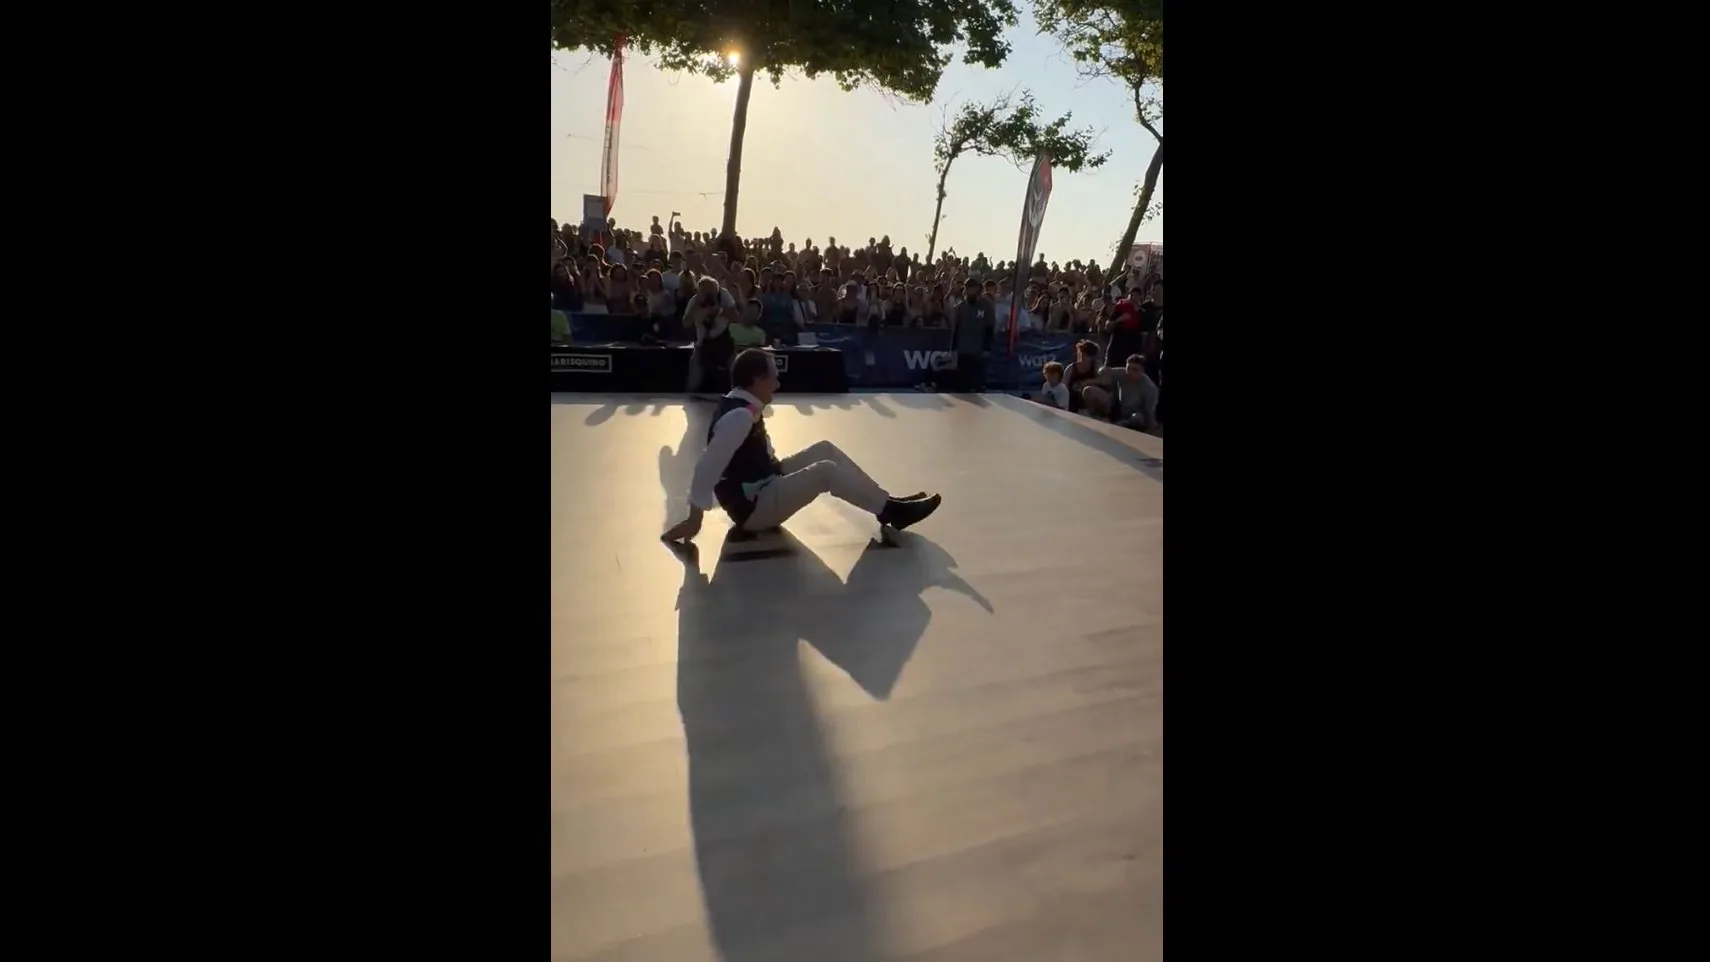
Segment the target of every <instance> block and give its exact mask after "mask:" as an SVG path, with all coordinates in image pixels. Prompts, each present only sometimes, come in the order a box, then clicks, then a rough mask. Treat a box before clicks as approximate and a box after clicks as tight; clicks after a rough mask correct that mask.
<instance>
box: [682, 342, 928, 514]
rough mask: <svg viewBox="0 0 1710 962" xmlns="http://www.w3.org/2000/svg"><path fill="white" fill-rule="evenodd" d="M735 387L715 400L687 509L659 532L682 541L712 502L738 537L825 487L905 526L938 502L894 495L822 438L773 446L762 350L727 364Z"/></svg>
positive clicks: (773, 380) (771, 371) (773, 378)
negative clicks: (791, 450) (801, 445)
mask: <svg viewBox="0 0 1710 962" xmlns="http://www.w3.org/2000/svg"><path fill="white" fill-rule="evenodd" d="M730 377H731V383H732V390H731V391H730V393H729V394H726V395H725V396H724V398H723V399H722V400H720V402H719V406H718V412H717V413H716V414H715V415H714V417H713V423H712V427H711V428H710V429H708V431H707V446H706V450H705V451H703V452H702V454H701V459H700V461H699V462H698V463H697V464H696V465H695V474H694V478H693V480H692V481H691V483H690V487H689V504H688V512H687V514H688V516H687V517H686V518H685V519H684V520H682V521H680V522H678V523H677V524H674V525H672V526H671V527H670V528H669V529H667V530H666V532H665V533H664V535H662V537H663V538H664V540H666V541H687V540H689V539H692V538H694V537H695V535H697V534H699V533H700V530H701V519H702V516H703V515H704V514H705V512H706V511H708V510H709V509H711V508H712V506H713V505H714V504H715V503H716V504H718V506H719V507H721V508H723V509H724V511H725V513H726V514H728V515H729V516H730V520H731V525H732V535H734V536H736V537H738V538H741V537H745V536H753V535H755V534H758V533H759V532H761V531H765V530H768V529H771V528H775V527H777V526H779V525H781V524H783V523H784V522H785V521H788V520H789V519H790V518H791V517H792V516H794V515H795V514H796V512H798V511H800V510H801V509H803V508H805V507H807V506H808V505H809V504H811V503H812V502H813V501H814V499H816V498H818V497H819V496H820V495H822V494H830V495H833V496H835V497H838V498H841V499H843V500H844V501H847V502H849V503H850V504H852V505H854V506H856V507H858V508H861V509H862V510H864V511H868V512H871V513H872V514H873V515H874V516H875V517H877V518H878V519H879V523H880V524H882V525H885V526H887V527H890V528H895V529H899V530H900V529H902V528H906V527H908V526H910V525H913V524H917V523H919V522H921V521H923V520H925V519H926V518H927V517H928V516H930V515H931V514H932V512H934V511H936V510H938V505H939V504H940V503H942V502H943V498H942V497H941V496H939V495H936V494H934V495H930V496H927V495H924V494H922V495H918V496H917V495H910V496H908V497H906V498H894V497H892V496H891V495H890V494H889V493H888V492H887V491H885V489H884V488H881V487H879V485H878V484H877V483H875V482H874V481H873V479H872V478H871V477H869V476H868V475H867V472H865V471H863V470H861V468H860V466H858V465H857V464H856V463H855V462H854V461H853V460H851V459H850V457H849V456H848V455H847V454H844V453H843V452H842V451H840V450H838V448H837V446H836V445H834V444H832V443H831V442H829V441H821V442H819V443H817V444H813V445H810V446H809V447H807V448H806V449H804V450H802V451H800V452H798V453H796V454H793V455H791V456H789V457H787V458H784V459H782V460H780V459H778V458H777V457H776V456H775V455H774V454H773V453H772V439H771V438H770V437H768V436H767V434H766V420H765V418H764V416H763V412H764V410H765V407H766V405H768V404H770V403H772V396H773V394H774V392H776V391H777V390H778V370H777V367H776V365H774V363H773V361H772V357H771V355H770V354H768V353H767V352H765V351H761V350H755V349H753V348H750V349H748V350H746V351H743V352H742V353H741V354H739V355H737V357H736V360H735V361H734V362H733V363H732V364H731V368H730Z"/></svg>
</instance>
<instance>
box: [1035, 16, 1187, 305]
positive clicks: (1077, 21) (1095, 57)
mask: <svg viewBox="0 0 1710 962" xmlns="http://www.w3.org/2000/svg"><path fill="white" fill-rule="evenodd" d="M1034 17H1035V19H1036V20H1037V21H1038V23H1039V30H1040V32H1041V33H1045V34H1049V35H1050V36H1052V37H1054V38H1056V40H1057V42H1058V43H1061V44H1062V45H1063V48H1064V49H1065V50H1067V51H1068V52H1069V56H1070V58H1071V59H1073V60H1074V61H1075V64H1076V66H1077V68H1078V69H1079V70H1080V73H1081V75H1082V76H1084V77H1092V78H1100V79H1107V80H1114V81H1116V82H1118V83H1120V84H1122V85H1123V86H1125V87H1127V88H1128V90H1129V92H1130V94H1131V95H1132V96H1133V98H1134V119H1135V120H1136V121H1137V122H1138V123H1139V124H1140V126H1142V127H1144V128H1146V132H1147V133H1149V134H1151V135H1152V136H1153V137H1154V138H1155V139H1156V140H1157V141H1158V149H1157V150H1155V151H1153V152H1152V159H1151V161H1150V162H1149V163H1148V164H1147V165H1146V173H1145V176H1144V177H1143V178H1142V180H1141V183H1140V191H1139V196H1138V197H1137V198H1136V199H1135V203H1134V213H1133V215H1132V216H1131V217H1130V218H1129V220H1128V229H1127V230H1126V231H1124V232H1123V235H1122V239H1121V240H1120V241H1118V242H1117V245H1116V255H1115V257H1114V259H1113V260H1112V261H1111V264H1110V270H1111V273H1113V274H1114V273H1116V271H1117V270H1119V269H1120V268H1121V266H1122V264H1123V263H1124V262H1125V261H1126V260H1127V259H1128V252H1129V251H1130V250H1131V249H1133V247H1134V236H1135V235H1136V234H1138V233H1139V231H1140V224H1141V222H1142V221H1144V220H1145V219H1146V217H1147V215H1148V214H1149V213H1150V212H1151V210H1152V192H1153V190H1154V189H1155V188H1156V187H1157V185H1158V175H1159V173H1160V172H1162V171H1163V169H1164V130H1163V123H1164V4H1163V0H1036V2H1035V3H1034Z"/></svg>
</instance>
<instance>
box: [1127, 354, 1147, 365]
mask: <svg viewBox="0 0 1710 962" xmlns="http://www.w3.org/2000/svg"><path fill="white" fill-rule="evenodd" d="M1122 363H1124V364H1138V365H1140V366H1141V367H1145V366H1146V359H1145V358H1144V357H1141V356H1140V355H1138V354H1130V355H1128V360H1126V361H1124V362H1122Z"/></svg>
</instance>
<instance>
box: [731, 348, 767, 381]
mask: <svg viewBox="0 0 1710 962" xmlns="http://www.w3.org/2000/svg"><path fill="white" fill-rule="evenodd" d="M771 371H772V356H771V355H769V354H767V353H766V352H765V351H762V350H760V349H759V348H757V347H751V348H749V349H747V350H745V351H743V352H742V353H741V354H738V355H736V360H734V361H731V362H730V384H731V386H732V387H740V388H746V387H749V386H751V385H752V384H753V383H754V382H755V381H758V380H760V379H761V378H763V377H765V376H766V375H767V374H770V373H771Z"/></svg>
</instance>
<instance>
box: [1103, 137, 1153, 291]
mask: <svg viewBox="0 0 1710 962" xmlns="http://www.w3.org/2000/svg"><path fill="white" fill-rule="evenodd" d="M1163 169H1164V142H1163V141H1161V140H1160V141H1158V149H1157V150H1156V151H1154V152H1153V154H1152V162H1151V163H1150V164H1147V165H1146V179H1145V181H1144V182H1142V183H1141V184H1140V200H1139V201H1138V202H1137V203H1135V205H1134V216H1133V217H1130V218H1128V229H1127V230H1126V231H1123V232H1122V241H1121V242H1120V243H1118V244H1117V245H1116V259H1115V260H1113V261H1111V262H1110V281H1109V282H1108V283H1115V280H1116V278H1117V276H1118V274H1117V272H1118V271H1126V270H1127V265H1128V255H1129V254H1130V253H1131V252H1132V251H1133V250H1134V235H1135V234H1138V233H1140V221H1141V220H1143V219H1144V218H1145V217H1146V208H1148V207H1150V206H1152V190H1153V188H1155V187H1157V186H1158V172H1159V171H1161V170H1163Z"/></svg>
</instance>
